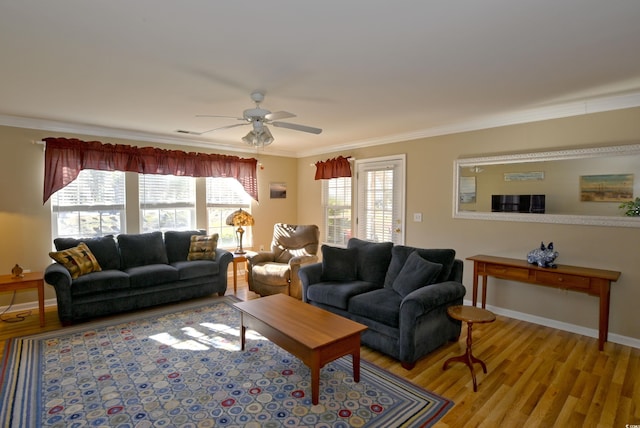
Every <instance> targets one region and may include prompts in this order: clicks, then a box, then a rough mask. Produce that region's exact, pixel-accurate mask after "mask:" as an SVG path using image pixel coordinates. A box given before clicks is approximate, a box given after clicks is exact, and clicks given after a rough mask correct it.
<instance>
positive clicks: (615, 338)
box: [464, 300, 640, 349]
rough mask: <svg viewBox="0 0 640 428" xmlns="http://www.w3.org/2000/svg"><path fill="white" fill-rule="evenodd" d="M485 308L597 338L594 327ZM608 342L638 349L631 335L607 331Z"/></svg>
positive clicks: (500, 309)
mask: <svg viewBox="0 0 640 428" xmlns="http://www.w3.org/2000/svg"><path fill="white" fill-rule="evenodd" d="M464 304H465V305H471V304H472V303H471V300H465V301H464ZM487 309H488V310H490V311H491V312H493V313H495V314H497V315H502V316H505V317H508V318H513V319H517V320H521V321H526V322H530V323H532V324H538V325H543V326H545V327H551V328H555V329H558V330H562V331H568V332H570V333H576V334H581V335H583V336H587V337H593V338H595V339H597V338H598V330H597V329H594V328H587V327H583V326H580V325H575V324H569V323H566V322H561V321H556V320H552V319H549V318H543V317H538V316H535V315H531V314H525V313H523V312H517V311H512V310H510V309H504V308H500V307H497V306H492V305H487ZM608 341H609V342H613V343H618V344H620V345H625V346H630V347H632V348H637V349H640V339H636V338H633V337H628V336H622V335H619V334H614V333H611V332H609V337H608Z"/></svg>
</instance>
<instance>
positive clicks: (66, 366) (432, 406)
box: [0, 298, 453, 428]
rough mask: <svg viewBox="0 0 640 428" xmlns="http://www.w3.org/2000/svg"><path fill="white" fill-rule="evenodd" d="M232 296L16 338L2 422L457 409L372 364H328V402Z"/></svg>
mask: <svg viewBox="0 0 640 428" xmlns="http://www.w3.org/2000/svg"><path fill="white" fill-rule="evenodd" d="M234 301H235V300H233V299H230V298H218V299H212V300H209V301H206V302H203V301H198V302H191V303H183V304H178V305H174V306H173V307H171V308H162V309H158V310H154V311H148V312H144V316H142V315H141V314H127V315H123V316H121V317H118V318H114V319H111V320H107V321H99V322H91V323H85V324H80V325H77V326H73V327H68V328H64V329H62V330H57V331H52V332H47V333H42V334H38V335H33V336H28V337H24V338H16V339H12V340H10V341H8V342H7V345H6V348H5V355H4V356H3V360H2V366H0V369H1V371H0V388H1V390H0V415H2V416H0V426H3V427H20V428H22V427H31V426H33V427H45V426H47V427H73V426H78V427H79V426H119V427H136V428H150V427H159V426H166V427H170V426H186V427H209V426H211V427H212V426H223V427H224V426H228V427H231V426H248V427H254V426H255V427H270V426H273V427H277V426H296V427H298V426H315V427H349V426H369V427H378V426H379V427H401V426H404V427H414V426H416V427H417V426H431V425H432V424H434V423H435V422H436V421H437V420H439V419H440V418H441V417H442V416H444V414H445V413H446V412H447V411H448V410H449V409H450V408H451V407H452V406H453V403H452V402H451V401H450V400H447V399H446V398H443V397H440V396H438V395H436V394H433V393H431V392H429V391H426V390H424V389H422V388H419V387H417V386H415V385H413V384H411V383H409V382H407V381H405V380H404V379H402V378H399V377H397V376H395V375H393V374H392V373H390V372H387V371H385V370H383V369H381V368H379V367H376V366H375V365H373V364H371V363H368V362H367V361H364V360H362V361H361V374H360V382H358V383H356V382H354V381H353V377H352V363H351V357H350V356H349V357H343V358H340V359H338V360H336V361H333V362H331V363H329V364H327V365H326V366H324V367H323V368H322V370H321V372H320V402H319V404H318V405H315V406H314V405H312V403H311V375H310V371H309V369H308V368H307V367H306V366H305V365H304V364H303V363H302V362H301V361H300V360H298V359H297V358H296V357H293V356H292V355H291V354H289V353H288V352H286V351H284V350H282V349H281V348H279V347H278V346H276V345H275V344H273V343H271V342H270V341H268V340H266V339H265V338H264V337H262V336H260V335H259V334H257V333H255V332H253V331H251V330H249V331H248V332H247V346H246V349H245V350H244V351H241V350H240V338H239V337H240V314H239V312H238V311H237V310H236V309H234V308H233V307H232V306H231V303H233V302H234Z"/></svg>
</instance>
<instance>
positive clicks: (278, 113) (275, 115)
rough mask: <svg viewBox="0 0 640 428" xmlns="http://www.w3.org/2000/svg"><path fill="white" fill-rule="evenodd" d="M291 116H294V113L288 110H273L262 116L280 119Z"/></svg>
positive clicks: (269, 118) (268, 118)
mask: <svg viewBox="0 0 640 428" xmlns="http://www.w3.org/2000/svg"><path fill="white" fill-rule="evenodd" d="M291 117H296V115H295V114H293V113H289V112H288V111H274V112H273V113H269V114H267V115H266V116H265V117H264V118H265V119H267V120H280V119H289V118H291Z"/></svg>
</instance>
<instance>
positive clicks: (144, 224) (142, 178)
mask: <svg viewBox="0 0 640 428" xmlns="http://www.w3.org/2000/svg"><path fill="white" fill-rule="evenodd" d="M138 195H139V202H138V203H139V209H140V231H141V232H142V233H146V232H154V231H161V232H166V231H167V230H193V229H195V228H196V179H195V178H194V177H184V176H175V175H157V174H138ZM154 216H155V218H154ZM151 219H153V223H154V224H151V223H150V220H151ZM163 219H164V220H163ZM148 220H149V221H148Z"/></svg>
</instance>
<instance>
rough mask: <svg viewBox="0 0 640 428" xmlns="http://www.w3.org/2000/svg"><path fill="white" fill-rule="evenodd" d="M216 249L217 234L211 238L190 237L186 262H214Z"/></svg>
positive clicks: (204, 236)
mask: <svg viewBox="0 0 640 428" xmlns="http://www.w3.org/2000/svg"><path fill="white" fill-rule="evenodd" d="M216 248H218V234H217V233H214V234H213V235H211V236H206V235H192V236H191V245H190V246H189V255H188V256H187V260H215V259H216Z"/></svg>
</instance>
